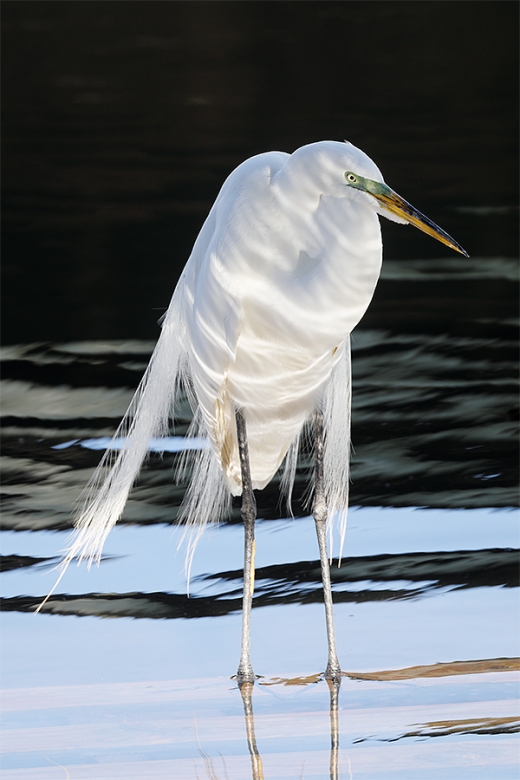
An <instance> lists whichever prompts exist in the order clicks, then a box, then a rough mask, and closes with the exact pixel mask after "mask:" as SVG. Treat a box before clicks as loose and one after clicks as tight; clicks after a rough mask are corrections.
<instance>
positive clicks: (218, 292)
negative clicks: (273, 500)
mask: <svg viewBox="0 0 520 780" xmlns="http://www.w3.org/2000/svg"><path fill="white" fill-rule="evenodd" d="M347 172H353V173H354V174H355V177H354V178H353V179H352V180H349V179H348V178H347ZM356 177H357V178H356ZM396 204H397V205H396ZM403 204H404V206H403ZM407 207H409V204H406V201H402V199H400V198H399V196H397V195H395V193H393V191H392V190H390V189H389V188H387V187H386V185H384V184H383V178H382V176H381V173H380V171H379V170H378V168H377V167H376V166H375V164H374V163H373V162H372V161H371V160H370V159H369V158H368V157H367V156H366V155H365V154H364V153H363V152H362V151H360V150H359V149H357V148H355V147H354V146H352V145H351V144H349V143H347V142H345V143H339V142H335V141H323V142H319V143H314V144H310V145H308V146H304V147H302V148H301V149H298V150H297V151H295V152H294V153H293V154H291V155H289V154H285V153H283V152H270V153H266V154H260V155H258V156H256V157H252V158H251V159H249V160H246V161H245V162H244V163H242V164H241V165H239V166H238V168H237V169H236V170H235V171H233V172H232V173H231V175H230V176H229V177H228V178H227V180H226V181H225V182H224V185H223V186H222V189H221V191H220V193H219V195H218V197H217V199H216V201H215V203H214V205H213V207H212V209H211V211H210V213H209V215H208V217H207V219H206V221H205V223H204V225H203V227H202V229H201V231H200V234H199V236H198V238H197V240H196V242H195V245H194V247H193V251H192V253H191V255H190V258H189V260H188V263H187V265H186V267H185V269H184V272H183V274H182V276H181V278H180V280H179V282H178V285H177V288H176V290H175V292H174V295H173V298H172V301H171V304H170V306H169V309H168V311H167V313H166V315H165V317H164V320H163V323H162V332H161V335H160V338H159V341H158V343H157V346H156V349H155V351H154V353H153V356H152V358H151V361H150V365H149V367H148V369H147V371H146V374H145V376H144V378H143V380H142V381H141V384H140V386H139V388H138V390H137V392H136V395H135V397H134V399H133V401H132V404H131V406H130V408H129V410H128V412H127V415H126V416H125V418H124V420H123V422H122V423H121V426H120V428H119V429H118V431H117V433H116V434H115V435H116V436H117V437H121V436H124V437H126V446H125V447H124V448H123V449H122V450H120V451H119V452H118V453H117V454H114V452H113V451H111V450H108V451H107V453H106V455H105V457H104V458H103V460H102V462H101V464H100V466H99V468H98V470H97V471H96V473H95V474H94V476H93V478H92V480H91V482H90V483H89V485H88V486H87V489H86V491H85V493H84V494H83V496H82V503H81V505H80V508H79V512H78V515H77V518H76V532H75V536H74V538H73V541H72V544H71V546H70V548H69V550H68V551H67V555H66V557H65V558H64V560H63V563H62V564H61V566H62V567H63V571H64V570H65V568H66V566H67V565H68V563H69V562H70V561H71V560H72V559H73V558H74V557H78V558H79V560H82V559H84V558H87V559H88V560H89V562H92V561H93V560H97V561H99V559H100V556H101V551H102V548H103V544H104V541H105V539H106V536H107V534H108V533H109V531H110V529H111V528H112V526H113V525H114V524H115V522H116V521H117V520H118V519H119V517H120V516H121V514H122V512H123V509H124V506H125V502H126V499H127V497H128V493H129V491H130V489H131V487H132V485H133V483H134V481H135V479H136V477H137V475H138V472H139V469H140V467H141V464H142V462H143V460H144V458H145V457H146V454H147V450H148V442H149V440H150V439H151V438H152V437H158V436H162V435H165V434H166V433H167V431H168V427H169V423H170V420H171V417H172V416H173V413H174V408H175V399H176V396H177V394H178V393H179V392H180V391H182V390H183V389H184V390H185V391H187V392H188V396H189V398H190V403H191V405H192V408H193V412H194V422H193V425H192V427H191V429H190V434H191V435H197V436H207V437H209V439H210V442H211V448H208V449H205V450H201V451H200V452H198V453H196V463H195V464H194V471H193V476H192V481H191V486H190V488H189V490H188V493H187V497H186V499H185V505H184V513H183V516H184V519H185V520H186V521H187V522H188V524H195V525H196V526H197V527H196V528H195V529H194V530H195V535H194V536H193V537H192V543H191V545H190V547H189V554H191V553H192V552H193V547H194V543H195V542H196V539H197V538H198V534H199V533H200V531H201V530H202V528H203V527H204V525H205V523H206V522H208V521H209V520H218V519H220V517H221V516H222V514H224V513H225V512H226V511H227V508H228V506H229V500H230V496H231V495H239V494H240V493H241V491H242V482H241V466H240V459H239V455H238V449H237V434H236V422H235V410H236V409H239V410H242V413H243V416H244V418H245V421H246V426H247V440H248V445H249V459H250V466H251V476H252V483H253V487H254V488H257V489H261V488H263V487H265V486H266V485H267V484H268V483H269V481H270V480H271V479H272V477H273V476H274V474H275V473H276V472H277V470H278V469H279V467H280V466H281V464H282V462H283V460H284V458H286V462H285V472H284V476H283V480H282V484H283V486H284V487H285V489H286V491H287V492H288V493H289V494H290V491H291V488H292V481H293V479H294V469H295V463H296V454H297V447H298V442H299V439H300V435H301V433H302V430H303V428H304V426H305V424H306V422H307V421H308V420H309V419H310V417H311V416H312V415H313V413H314V411H315V410H316V409H317V408H321V409H322V411H323V418H324V434H325V444H324V464H325V470H324V475H325V495H326V498H327V503H328V505H329V511H331V513H332V514H336V516H337V517H339V518H340V526H341V528H342V533H344V527H345V519H346V510H347V505H348V462H349V450H350V392H351V391H350V345H349V334H350V333H351V331H352V329H353V328H354V327H355V326H356V325H357V323H358V322H359V321H360V319H361V317H362V316H363V314H364V313H365V311H366V309H367V307H368V305H369V303H370V301H371V299H372V296H373V293H374V289H375V286H376V283H377V280H378V277H379V272H380V268H381V260H382V243H381V231H380V225H379V219H378V214H384V215H385V216H387V217H389V218H390V219H394V220H396V221H398V222H403V223H405V222H407V221H410V222H412V223H413V224H416V225H417V226H418V227H421V229H424V230H426V231H427V232H430V233H431V234H432V235H435V237H437V238H440V240H443V241H444V242H445V243H449V245H450V246H452V247H453V248H457V249H458V250H459V251H460V248H459V247H458V245H455V244H454V242H452V239H449V236H447V235H446V234H444V233H443V232H442V231H440V229H438V228H437V227H436V226H435V225H433V223H430V222H429V220H426V218H423V217H422V215H420V214H419V213H418V212H416V211H415V210H413V209H412V207H409V209H408V208H407ZM389 208H390V210H389ZM418 214H419V217H417V215H418ZM419 218H420V219H419ZM419 223H420V224H419ZM432 225H433V228H435V230H433V229H432V227H431V226H432ZM446 239H449V242H448V241H447V240H446ZM450 242H452V243H450ZM288 453H289V454H288ZM107 469H108V471H107Z"/></svg>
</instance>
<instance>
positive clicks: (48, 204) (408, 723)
mask: <svg viewBox="0 0 520 780" xmlns="http://www.w3.org/2000/svg"><path fill="white" fill-rule="evenodd" d="M4 6H5V7H3V8H2V28H3V32H2V45H3V73H2V143H3V154H2V158H3V171H2V277H3V278H2V281H3V284H2V295H3V299H2V338H3V343H4V347H3V348H2V355H1V359H2V382H1V388H0V389H1V401H2V448H3V449H2V475H3V482H2V502H3V504H2V507H3V512H2V522H3V526H2V529H3V530H2V534H1V540H2V542H3V547H2V552H3V555H2V558H1V563H2V574H1V576H0V583H1V586H2V602H1V604H2V609H3V611H2V655H1V661H2V663H1V668H0V671H1V675H2V688H3V691H2V697H1V700H0V708H1V713H2V729H3V739H2V747H1V758H2V777H5V778H6V780H23V779H25V780H40V778H49V780H54V778H56V779H58V778H68V777H70V778H133V777H136V778H175V780H179V778H180V779H181V780H184V778H186V780H195V779H196V778H206V777H207V778H212V779H214V778H222V780H224V779H227V780H234V779H235V778H236V779H237V780H244V778H249V777H251V778H253V780H260V778H262V777H265V778H266V779H267V778H270V779H271V780H276V778H295V779H296V778H307V777H309V778H310V777H313V778H329V780H331V778H334V779H335V780H337V779H338V778H340V777H342V778H349V779H350V780H352V778H355V780H360V779H361V780H394V779H395V780H417V778H421V780H423V779H424V780H459V778H461V779H462V780H464V778H468V780H469V778H471V780H480V778H482V780H484V778H485V779H486V780H487V779H488V778H490V777H492V778H494V779H495V778H496V780H506V778H507V779H508V780H509V779H511V780H512V779H513V778H517V777H518V763H519V762H518V741H517V736H516V732H517V731H518V725H519V720H518V718H519V716H520V704H519V703H518V698H519V697H518V693H519V687H518V683H519V678H520V669H519V664H518V656H519V655H520V652H519V650H520V648H519V645H520V636H519V630H518V606H519V601H518V549H519V547H520V542H519V523H518V519H519V517H518V503H519V502H518V487H517V485H518V447H517V432H518V419H519V411H518V382H517V378H518V360H517V358H518V300H519V298H518V207H517V205H516V204H517V202H518V180H517V170H518V111H517V106H518V68H517V62H518V35H517V30H518V6H517V5H516V4H513V3H469V4H468V3H365V4H363V3H327V2H320V3H299V4H294V3H282V2H278V3H224V2H220V3H205V2H199V3H196V4H195V3H146V4H145V3H72V4H71V3H69V4H66V3H29V4H27V3H7V4H4ZM345 137H346V138H348V139H349V140H351V141H352V142H353V143H355V144H356V145H359V146H360V147H361V148H363V149H364V150H365V151H366V152H367V153H368V154H370V156H371V157H373V158H374V160H375V161H376V162H377V164H378V165H380V166H381V169H382V171H383V172H384V174H385V179H386V180H387V181H388V183H389V184H390V185H391V186H394V187H395V188H396V189H397V190H398V191H399V192H400V193H401V194H402V195H403V196H404V197H406V198H407V200H410V201H411V202H412V203H413V204H414V205H416V206H417V207H418V208H420V209H421V211H423V212H424V213H426V214H427V215H428V216H429V217H430V218H432V219H434V220H435V221H436V222H438V223H439V224H440V225H441V227H442V228H444V229H445V230H447V231H448V232H449V233H450V234H451V235H453V236H454V238H455V239H456V240H457V241H460V243H461V244H462V246H464V248H465V249H466V250H467V251H468V252H469V253H470V255H471V258H470V259H469V260H467V259H465V258H462V257H458V256H456V255H454V254H450V253H449V251H448V250H447V249H446V250H445V248H444V247H443V246H441V245H440V244H438V243H436V242H434V241H432V240H431V239H430V238H428V237H427V236H425V235H424V234H421V233H419V231H415V230H412V229H411V228H406V229H405V228H403V227H401V226H398V225H392V224H390V223H388V222H386V221H385V222H384V224H383V226H382V231H383V241H384V248H385V251H384V254H385V261H384V265H383V272H382V278H381V280H380V283H379V285H378V287H377V290H376V293H375V296H374V300H373V302H372V304H371V306H370V308H369V310H368V312H367V314H366V316H365V317H364V319H363V321H362V322H361V324H360V327H359V328H358V329H357V330H356V331H355V333H354V334H353V372H354V399H353V443H354V448H355V451H354V453H353V462H352V486H351V504H352V509H351V512H350V516H349V525H348V531H347V539H346V546H345V550H344V558H343V562H342V565H341V567H340V568H338V567H337V566H336V565H335V563H334V565H333V568H332V579H333V590H334V601H335V612H336V624H337V634H338V651H339V658H340V661H341V663H342V668H343V670H344V672H345V677H344V679H343V682H342V686H341V690H340V692H339V697H338V700H337V702H336V700H335V699H334V696H331V692H330V690H329V688H328V686H327V683H326V682H325V681H323V680H321V679H320V676H319V673H320V672H322V671H323V668H324V665H325V660H326V637H325V620H324V614H323V612H324V610H323V604H322V596H321V587H320V575H319V567H318V555H317V545H316V542H315V533H314V528H313V521H312V519H311V518H310V517H309V516H308V511H307V509H306V508H305V505H304V501H303V495H304V491H305V486H306V484H307V475H308V467H309V465H310V464H309V456H308V453H306V452H304V453H303V455H302V457H301V461H300V466H299V469H298V473H297V480H296V489H295V496H294V502H293V510H294V519H291V518H287V516H286V515H287V511H286V509H285V508H284V507H280V505H279V494H278V483H277V480H274V481H273V484H272V485H270V486H269V487H268V488H267V489H266V490H265V491H262V492H261V493H259V494H258V507H259V521H258V534H257V559H256V563H257V582H256V592H255V602H254V608H253V615H252V660H253V664H254V668H255V671H256V672H257V673H258V674H259V675H262V676H261V677H260V678H259V679H258V681H257V684H256V685H255V687H254V690H253V692H252V697H251V699H249V698H248V692H247V691H245V692H244V698H242V697H241V694H240V692H239V691H238V689H237V688H236V685H235V683H234V681H233V680H232V679H231V675H232V674H233V673H234V671H235V669H236V665H237V662H238V653H239V641H240V595H241V587H242V582H241V566H242V546H243V541H242V528H241V524H240V521H239V506H238V505H235V506H234V509H233V516H232V517H231V518H230V521H229V522H228V523H225V524H223V525H222V526H220V527H219V528H213V529H210V530H209V531H208V532H207V533H206V534H205V535H204V536H203V538H202V540H201V542H200V544H199V546H198V549H197V552H196V555H195V559H194V563H193V570H192V576H191V581H190V590H189V597H188V594H187V584H186V577H185V574H184V571H183V567H184V553H185V548H184V546H183V544H182V543H181V546H180V548H179V550H177V546H178V544H179V542H181V539H180V537H181V535H182V534H181V530H182V529H179V528H178V527H177V525H176V518H177V512H178V507H179V505H180V503H181V500H182V496H183V493H184V488H185V486H184V485H179V486H177V485H175V484H174V481H173V470H174V467H175V464H176V462H177V461H178V458H179V457H180V455H179V453H180V452H181V451H182V450H183V449H184V448H185V447H186V446H187V445H186V442H185V441H184V438H183V437H184V434H185V433H186V430H187V427H188V425H189V410H188V407H187V405H185V407H184V408H183V409H181V410H180V414H179V418H178V419H177V420H176V421H175V422H176V425H175V430H172V432H171V433H172V435H171V437H170V438H169V439H168V440H167V441H166V442H165V445H166V446H164V450H165V451H164V455H161V454H160V450H161V449H163V445H161V444H160V443H158V442H154V443H152V446H151V455H150V460H149V463H148V465H147V467H146V468H145V469H144V470H143V472H142V474H141V477H140V480H139V482H138V484H137V486H136V487H135V489H134V491H133V492H132V495H131V499H130V501H129V503H128V505H127V508H126V510H125V514H124V517H123V520H122V522H121V523H120V524H119V525H118V526H117V527H116V529H115V530H114V531H113V532H112V534H111V535H110V537H109V539H108V542H107V545H106V549H105V554H104V557H103V560H102V562H101V566H100V567H99V568H93V569H92V570H91V571H90V572H88V571H87V570H86V569H85V567H80V568H76V567H70V568H69V570H68V571H67V574H66V577H65V578H64V579H63V581H62V582H61V583H60V586H59V587H58V589H57V591H56V593H55V594H54V595H53V596H52V598H51V599H50V600H49V601H48V602H47V604H46V606H45V608H44V611H43V612H42V613H40V614H38V615H34V614H33V611H34V608H35V606H36V605H37V604H38V603H40V601H41V599H42V597H43V596H44V595H45V594H46V593H48V591H49V590H50V588H51V587H52V585H53V583H54V581H55V576H56V574H55V572H54V571H52V569H53V566H54V565H55V564H56V563H57V561H58V559H59V551H60V550H61V549H62V548H63V547H64V545H65V544H66V539H67V536H68V534H69V531H70V516H71V508H72V507H73V505H74V502H75V500H76V499H77V497H78V495H79V493H80V492H81V490H82V488H83V487H84V485H85V483H86V482H87V480H88V477H89V475H90V474H91V473H92V470H93V469H94V467H95V465H96V464H97V462H98V461H99V459H100V457H101V454H102V451H103V448H104V447H105V446H106V444H107V440H108V439H109V438H110V437H111V436H112V434H113V433H114V430H115V429H116V427H117V424H118V422H119V420H120V418H121V416H122V415H123V413H124V412H125V410H126V408H127V405H128V403H129V401H130V399H131V396H132V393H133V390H134V389H135V387H136V386H137V383H138V381H139V379H140V377H141V376H142V373H143V371H144V368H145V366H146V364H147V361H148V358H149V356H150V354H151V351H152V349H153V345H154V342H155V339H156V338H157V334H158V326H157V319H158V318H159V317H160V315H161V313H162V312H163V311H164V309H165V307H166V306H167V305H168V302H169V299H170V296H171V293H172V291H173V288H174V286H175V283H176V279H177V278H178V276H179V274H180V271H181V269H182V267H183V265H184V263H185V261H186V259H187V257H188V255H189V252H190V249H191V246H192V245H193V241H194V239H195V236H196V235H197V232H198V230H199V229H200V226H201V224H202V222H203V220H204V218H205V216H206V214H207V211H208V209H209V207H210V205H211V203H212V201H213V199H214V197H215V195H216V193H217V192H218V189H219V187H220V186H221V183H222V181H223V180H224V178H225V177H226V176H227V175H228V173H229V172H230V171H231V170H232V169H233V167H235V166H236V165H237V164H238V163H239V162H241V161H242V160H243V159H245V158H247V157H249V156H251V155H252V154H256V153H259V152H261V151H265V150H268V149H284V150H287V151H292V150H293V149H295V148H297V147H298V146H301V145H303V144H305V143H309V142H311V141H315V140H319V139H323V138H337V139H342V138H345ZM201 445H202V443H201V442H196V443H193V442H192V443H191V446H201ZM337 549H338V540H337V538H336V539H335V550H336V551H337ZM336 705H337V707H336Z"/></svg>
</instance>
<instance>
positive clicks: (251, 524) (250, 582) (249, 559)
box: [235, 410, 256, 688]
mask: <svg viewBox="0 0 520 780" xmlns="http://www.w3.org/2000/svg"><path fill="white" fill-rule="evenodd" d="M235 416H236V423H237V437H238V450H239V454H240V469H241V474H242V522H243V523H244V591H243V597H242V648H241V652H240V664H239V666H238V672H237V682H238V686H239V688H241V687H242V685H244V683H254V681H255V674H254V672H253V667H252V666H251V658H250V636H251V605H252V601H253V590H254V585H255V561H254V558H255V520H256V501H255V496H254V493H253V486H252V483H251V469H250V466H249V451H248V447H247V431H246V421H245V419H244V415H243V414H242V412H240V411H238V410H237V411H236V412H235Z"/></svg>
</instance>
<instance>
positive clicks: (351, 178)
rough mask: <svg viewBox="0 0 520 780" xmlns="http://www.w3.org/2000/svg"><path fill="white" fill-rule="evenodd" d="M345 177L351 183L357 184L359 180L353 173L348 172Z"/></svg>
mask: <svg viewBox="0 0 520 780" xmlns="http://www.w3.org/2000/svg"><path fill="white" fill-rule="evenodd" d="M345 179H346V180H347V181H348V182H350V183H351V184H355V183H356V182H357V178H356V177H355V176H354V174H353V173H346V174H345Z"/></svg>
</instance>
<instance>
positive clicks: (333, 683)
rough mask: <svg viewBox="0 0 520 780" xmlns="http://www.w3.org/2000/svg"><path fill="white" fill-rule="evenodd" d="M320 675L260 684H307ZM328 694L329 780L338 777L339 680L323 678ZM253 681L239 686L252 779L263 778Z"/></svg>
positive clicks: (317, 680) (317, 679) (262, 779)
mask: <svg viewBox="0 0 520 780" xmlns="http://www.w3.org/2000/svg"><path fill="white" fill-rule="evenodd" d="M322 679H323V677H322V676H321V675H312V676H310V677H295V678H292V679H281V678H279V679H276V680H273V681H272V682H264V683H260V685H264V686H269V685H280V684H283V685H308V684H312V683H317V682H320V680H322ZM325 681H326V683H327V686H328V688H329V694H330V710H329V713H330V763H329V777H330V780H338V778H339V718H338V701H339V689H340V686H341V680H330V679H328V678H325ZM253 688H254V684H253V683H243V684H242V685H240V686H239V690H240V695H241V696H242V703H243V705H244V720H245V726H246V737H247V747H248V750H249V755H250V756H251V778H252V780H264V770H263V766H262V758H261V756H260V753H259V750H258V746H257V744H256V733H255V715H254V712H253Z"/></svg>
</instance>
